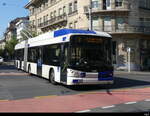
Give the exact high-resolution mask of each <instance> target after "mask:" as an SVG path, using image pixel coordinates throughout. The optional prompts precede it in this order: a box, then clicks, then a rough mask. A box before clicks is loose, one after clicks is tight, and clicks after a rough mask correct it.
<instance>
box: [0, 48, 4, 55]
mask: <svg viewBox="0 0 150 116" xmlns="http://www.w3.org/2000/svg"><path fill="white" fill-rule="evenodd" d="M3 55H4V50H3V49H1V48H0V56H2V57H3Z"/></svg>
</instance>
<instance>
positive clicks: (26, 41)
mask: <svg viewBox="0 0 150 116" xmlns="http://www.w3.org/2000/svg"><path fill="white" fill-rule="evenodd" d="M21 33H22V34H24V36H26V38H27V39H26V40H25V47H24V67H23V68H24V70H25V71H26V70H27V59H28V39H29V38H30V37H29V36H28V35H27V34H26V33H24V32H23V31H22V32H21Z"/></svg>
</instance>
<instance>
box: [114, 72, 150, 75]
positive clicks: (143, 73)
mask: <svg viewBox="0 0 150 116" xmlns="http://www.w3.org/2000/svg"><path fill="white" fill-rule="evenodd" d="M114 74H134V75H137V74H141V75H150V72H136V71H131V72H125V71H114Z"/></svg>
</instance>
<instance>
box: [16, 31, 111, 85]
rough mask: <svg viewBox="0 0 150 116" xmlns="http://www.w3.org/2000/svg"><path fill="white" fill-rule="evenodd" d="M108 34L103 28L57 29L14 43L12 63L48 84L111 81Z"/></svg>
mask: <svg viewBox="0 0 150 116" xmlns="http://www.w3.org/2000/svg"><path fill="white" fill-rule="evenodd" d="M111 41H112V38H111V36H110V35H109V34H107V33H105V32H97V31H89V30H78V29H60V30H56V31H53V32H47V33H45V34H42V35H39V36H37V37H34V38H30V39H28V45H27V46H28V47H27V63H26V68H24V64H25V63H24V51H25V45H26V44H25V41H22V42H21V43H19V44H17V45H16V46H15V56H16V59H15V65H16V67H17V68H18V69H22V70H24V71H26V72H29V73H31V74H34V75H38V76H40V77H43V78H46V79H48V80H49V81H50V82H51V83H52V84H57V83H62V84H65V85H88V84H113V81H114V79H113V66H112V52H111V48H112V47H111Z"/></svg>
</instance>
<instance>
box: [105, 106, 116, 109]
mask: <svg viewBox="0 0 150 116" xmlns="http://www.w3.org/2000/svg"><path fill="white" fill-rule="evenodd" d="M113 107H115V105H112V106H105V107H102V109H107V108H113Z"/></svg>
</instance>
